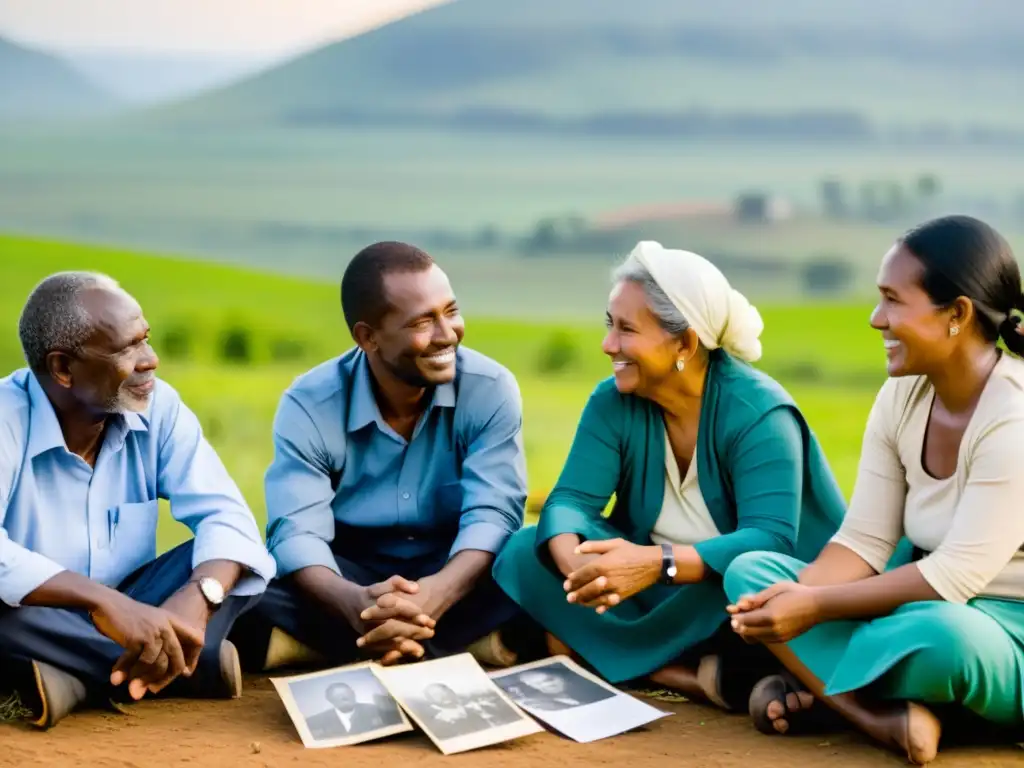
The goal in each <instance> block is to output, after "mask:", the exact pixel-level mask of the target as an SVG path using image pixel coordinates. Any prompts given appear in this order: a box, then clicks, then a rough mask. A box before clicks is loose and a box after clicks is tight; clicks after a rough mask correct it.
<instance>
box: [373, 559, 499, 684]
mask: <svg viewBox="0 0 1024 768" xmlns="http://www.w3.org/2000/svg"><path fill="white" fill-rule="evenodd" d="M493 563H494V555H492V554H491V553H490V552H483V551H479V550H463V551H462V552H459V553H458V554H457V555H455V557H453V558H452V559H451V560H449V561H448V563H447V564H446V565H445V566H444V568H442V569H441V570H440V571H438V572H437V573H435V574H434V575H433V576H425V577H424V578H422V579H420V580H419V581H417V582H414V583H415V584H416V585H417V587H418V588H417V589H416V591H415V593H408V592H404V591H403V592H391V593H388V594H384V595H382V596H381V597H379V598H378V599H377V601H376V603H375V605H372V606H369V607H367V608H366V609H365V610H364V611H363V612H362V613H361V614H360V619H361V620H363V621H367V622H372V623H374V624H375V625H376V626H374V627H373V628H372V629H370V630H369V631H368V632H366V633H365V634H364V635H363V636H362V637H360V638H359V640H358V641H357V645H359V647H361V648H363V647H372V646H374V645H375V644H377V643H394V642H395V638H398V639H399V640H402V641H405V640H409V639H412V638H408V637H405V636H404V635H402V634H401V633H402V631H403V626H402V625H404V626H409V623H410V621H413V622H416V623H418V622H420V621H423V620H427V621H429V622H431V623H430V625H429V626H430V629H431V636H433V628H434V627H435V626H436V623H437V622H438V621H439V620H440V619H441V617H442V616H444V614H445V613H447V612H448V610H449V609H450V608H451V607H452V606H453V605H455V604H456V603H458V602H459V601H460V600H462V599H463V598H464V597H465V596H466V595H468V594H469V593H470V591H471V590H472V589H473V586H474V585H475V584H476V582H477V581H478V580H479V579H480V578H481V577H482V576H484V575H485V574H486V573H487V572H488V571H489V570H490V568H491V566H492V565H493ZM411 617H415V618H411ZM393 622H401V624H400V625H399V624H394V623H393ZM416 639H419V638H416ZM399 650H401V649H400V648H396V649H393V650H390V651H389V652H388V653H387V654H386V655H385V656H384V657H383V658H382V660H381V663H382V664H383V663H388V664H391V663H394V662H396V661H399V660H401V658H402V656H400V655H398V653H397V652H398V651H399ZM422 655H423V653H422V647H421V648H420V653H419V654H417V655H416V656H415V657H416V658H421V657H422Z"/></svg>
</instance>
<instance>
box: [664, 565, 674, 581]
mask: <svg viewBox="0 0 1024 768" xmlns="http://www.w3.org/2000/svg"><path fill="white" fill-rule="evenodd" d="M665 573H667V574H668V576H669V578H671V579H674V578H675V577H676V567H675V566H674V565H671V566H669V568H668V570H667V571H666V572H665Z"/></svg>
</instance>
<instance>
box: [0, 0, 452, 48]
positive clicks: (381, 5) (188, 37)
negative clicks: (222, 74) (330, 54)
mask: <svg viewBox="0 0 1024 768" xmlns="http://www.w3.org/2000/svg"><path fill="white" fill-rule="evenodd" d="M446 1H447V0H0V35H6V36H10V37H12V38H14V39H15V40H18V41H20V42H23V43H29V44H35V45H39V46H42V47H47V48H62V49H122V50H131V51H147V52H152V53H156V52H182V53H217V54H241V55H244V56H253V55H255V56H280V55H285V54H288V53H292V52H294V51H297V50H301V49H303V48H307V47H312V46H314V45H317V44H319V43H322V42H324V41H325V40H332V39H337V38H339V37H343V36H345V35H349V34H353V33H355V32H358V31H360V30H362V29H366V28H368V27H372V26H375V25H377V24H380V23H382V22H384V21H387V20H389V19H392V18H395V17H397V16H401V15H404V14H406V13H409V12H411V11H414V10H419V9H421V8H424V7H427V6H430V5H436V4H438V3H439V2H446Z"/></svg>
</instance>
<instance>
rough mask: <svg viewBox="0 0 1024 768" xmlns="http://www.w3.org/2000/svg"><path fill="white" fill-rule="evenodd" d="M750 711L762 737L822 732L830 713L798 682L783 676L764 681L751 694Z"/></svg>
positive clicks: (767, 678)
mask: <svg viewBox="0 0 1024 768" xmlns="http://www.w3.org/2000/svg"><path fill="white" fill-rule="evenodd" d="M748 708H749V710H750V717H751V719H752V720H753V721H754V725H755V727H756V728H757V730H759V731H760V732H761V733H766V734H769V735H771V734H775V733H796V732H800V731H807V730H812V729H817V728H819V727H820V726H821V725H822V724H823V722H824V720H826V719H827V715H828V713H826V712H824V711H821V707H819V706H818V703H817V700H816V699H815V698H814V695H813V694H812V693H811V692H810V691H808V690H807V689H806V688H804V687H803V686H802V685H801V684H800V683H799V681H797V680H796V678H794V677H792V676H791V675H789V674H787V673H785V672H783V673H781V674H777V675H769V676H768V677H765V678H764V679H762V680H761V681H760V682H758V684H757V685H755V686H754V688H753V690H751V692H750V699H749V704H748Z"/></svg>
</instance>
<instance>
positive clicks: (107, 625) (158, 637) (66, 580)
mask: <svg viewBox="0 0 1024 768" xmlns="http://www.w3.org/2000/svg"><path fill="white" fill-rule="evenodd" d="M22 602H23V604H24V605H38V606H48V607H54V608H72V609H85V610H87V611H88V612H89V617H90V619H91V620H92V622H93V623H94V624H95V626H96V629H97V630H99V631H100V632H101V633H102V634H103V635H105V636H106V637H109V638H110V639H111V640H113V641H114V642H115V643H117V644H118V645H120V646H121V647H123V648H124V649H125V651H124V653H123V654H122V655H121V657H120V658H119V659H118V660H117V662H116V663H115V664H114V667H113V669H112V671H111V674H110V683H111V685H114V686H118V685H121V684H122V683H124V682H128V684H129V686H128V690H129V693H130V695H131V696H132V698H133V699H136V700H137V699H141V698H142V697H143V696H144V695H145V694H146V691H150V692H151V693H157V692H159V691H161V690H163V689H164V688H166V687H167V686H168V685H169V684H170V683H171V682H172V681H173V680H174V679H175V678H177V677H178V676H179V675H185V676H186V677H188V676H190V675H191V674H192V673H193V672H194V671H195V668H196V664H197V663H198V662H199V654H200V652H201V651H202V649H203V631H202V630H201V629H199V628H197V627H194V626H192V625H191V624H190V623H188V622H187V621H185V620H183V619H182V618H180V617H179V616H177V615H175V614H174V613H172V612H170V611H168V610H165V609H164V608H157V607H154V606H151V605H144V604H143V603H139V602H137V601H135V600H132V599H131V598H130V597H128V596H126V595H123V594H121V593H120V592H118V591H116V590H113V589H110V588H109V587H105V586H103V585H102V584H98V583H97V582H94V581H92V580H91V579H88V578H86V577H85V576H82V575H80V574H77V573H73V572H71V571H61V572H60V573H58V574H57V575H56V576H54V577H53V578H51V579H49V580H47V581H46V582H45V583H43V584H42V585H41V586H39V587H38V588H36V589H35V590H34V591H33V592H31V593H30V594H29V595H27V596H26V597H25V599H24V600H23V601H22Z"/></svg>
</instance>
